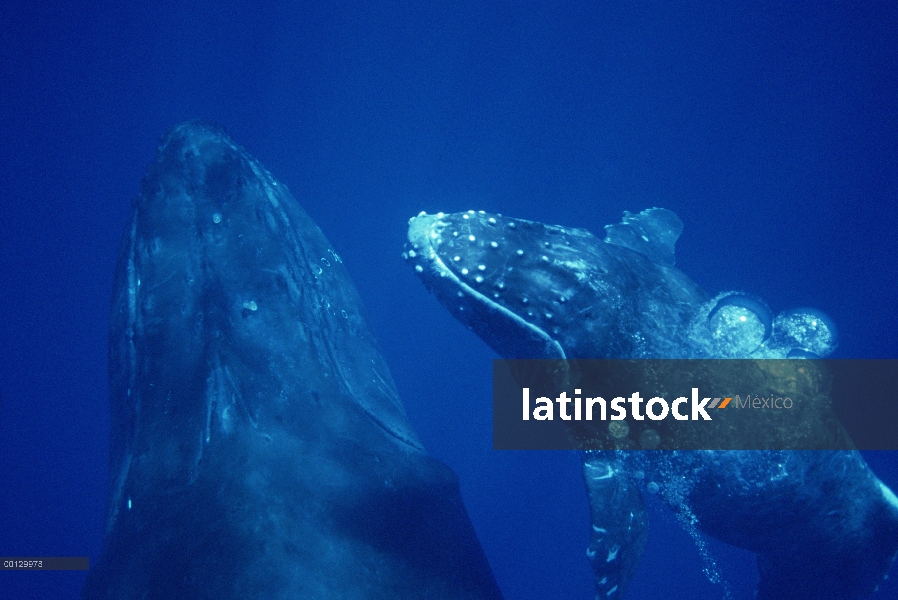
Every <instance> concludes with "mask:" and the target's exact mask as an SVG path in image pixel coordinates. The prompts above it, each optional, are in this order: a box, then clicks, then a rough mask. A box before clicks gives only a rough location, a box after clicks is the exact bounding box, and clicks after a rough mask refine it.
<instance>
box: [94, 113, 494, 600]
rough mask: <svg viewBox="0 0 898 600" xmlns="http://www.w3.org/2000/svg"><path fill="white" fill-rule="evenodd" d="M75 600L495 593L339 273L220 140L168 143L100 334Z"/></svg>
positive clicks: (293, 214)
mask: <svg viewBox="0 0 898 600" xmlns="http://www.w3.org/2000/svg"><path fill="white" fill-rule="evenodd" d="M109 370H110V388H111V400H112V413H113V421H112V440H111V453H110V455H111V457H110V462H111V469H110V476H111V481H110V497H109V508H108V515H107V519H106V532H105V537H104V549H103V554H102V556H101V557H100V560H99V562H98V564H96V565H92V568H91V570H90V572H89V574H88V577H87V581H86V583H85V587H84V590H83V597H84V598H85V599H87V600H94V599H99V598H108V599H116V600H137V599H150V600H171V599H182V598H183V599H191V600H196V599H210V600H211V599H215V600H237V599H245V598H267V599H273V600H287V599H294V598H311V599H321V600H324V599H331V598H359V599H384V600H386V599H392V598H405V599H409V600H411V599H419V598H425V597H426V598H440V599H444V600H457V599H466V600H467V599H474V598H477V599H483V598H491V599H496V598H500V593H499V590H498V587H497V585H496V582H495V580H494V578H493V575H492V573H491V571H490V568H489V565H488V563H487V561H486V558H485V556H484V553H483V551H482V549H481V547H480V544H479V542H478V541H477V538H476V536H475V534H474V530H473V528H472V526H471V523H470V521H469V519H468V516H467V513H466V511H465V508H464V506H463V504H462V501H461V495H460V492H459V487H458V481H457V479H456V477H455V475H454V474H453V473H452V472H451V471H450V470H449V468H448V467H446V466H445V465H443V464H441V463H439V462H438V461H436V460H434V459H433V458H431V457H429V456H428V455H427V454H426V453H425V451H424V449H423V447H422V445H421V443H420V441H419V440H418V437H417V435H416V434H415V432H414V431H413V430H412V427H411V425H410V424H409V422H408V419H407V418H406V415H405V411H404V409H403V407H402V404H401V402H400V401H399V397H398V395H397V393H396V389H395V386H394V384H393V381H392V379H391V377H390V373H389V370H388V369H387V366H386V364H385V362H384V360H383V358H382V357H381V355H380V352H379V350H378V348H377V344H376V342H375V340H374V338H373V336H372V334H371V332H370V331H369V329H368V326H367V324H366V321H365V318H364V315H363V310H362V305H361V302H360V300H359V298H358V295H357V293H356V291H355V289H354V287H353V286H352V283H351V282H350V280H349V277H348V275H347V272H346V270H345V268H344V267H343V265H342V262H341V260H340V257H339V256H338V255H337V253H336V252H334V249H333V248H332V247H331V246H330V244H329V243H328V242H327V240H326V239H325V238H324V236H323V235H322V233H321V231H320V230H319V229H318V227H317V226H316V225H315V223H313V222H312V220H311V219H310V218H309V217H308V215H306V213H305V212H304V211H303V210H302V208H301V207H300V206H299V204H298V203H297V202H296V200H295V199H294V198H293V196H292V195H291V194H290V192H289V191H287V189H286V188H285V187H284V186H283V185H282V184H281V183H279V182H278V181H276V180H275V179H274V178H273V177H272V176H271V175H270V174H269V173H268V172H267V171H266V170H265V169H264V168H263V167H262V165H260V164H259V163H258V162H257V161H256V160H255V159H253V158H252V157H251V156H249V154H247V152H246V151H245V150H244V149H242V148H240V147H239V146H237V145H236V144H235V143H234V142H233V141H232V140H231V139H230V138H229V137H228V136H227V135H226V134H225V133H224V131H223V130H222V129H220V128H218V127H216V126H213V125H206V124H202V123H186V124H183V125H180V126H178V127H175V128H174V129H173V130H172V131H171V132H170V133H168V134H167V135H166V136H165V137H164V138H163V140H162V142H161V144H160V146H159V149H158V151H157V155H156V158H155V160H154V162H153V163H152V164H151V165H150V167H149V169H148V171H147V174H146V176H145V178H144V181H143V186H142V189H141V191H140V193H139V195H138V196H137V198H136V200H135V201H134V206H133V211H132V216H131V220H130V224H129V226H128V228H127V230H126V232H125V235H124V238H123V240H122V244H121V251H120V256H119V262H118V266H117V270H116V274H115V282H114V296H113V303H112V312H111V317H110V332H109Z"/></svg>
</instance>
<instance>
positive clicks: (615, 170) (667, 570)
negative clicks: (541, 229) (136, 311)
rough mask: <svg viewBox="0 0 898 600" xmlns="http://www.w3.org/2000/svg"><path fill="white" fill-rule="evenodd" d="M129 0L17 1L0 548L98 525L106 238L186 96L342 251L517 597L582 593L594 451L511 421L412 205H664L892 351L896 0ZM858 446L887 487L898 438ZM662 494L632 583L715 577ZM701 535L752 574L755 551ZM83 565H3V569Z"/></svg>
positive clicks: (742, 268)
mask: <svg viewBox="0 0 898 600" xmlns="http://www.w3.org/2000/svg"><path fill="white" fill-rule="evenodd" d="M132 4H134V3H122V2H71V3H62V2H60V3H56V4H53V3H46V2H40V1H39V0H28V1H22V0H7V1H6V2H4V3H3V4H2V7H0V119H2V121H0V125H2V126H0V555H57V556H66V555H69V556H83V555H90V556H91V558H92V559H93V560H96V558H97V556H98V554H99V552H100V547H101V532H102V524H103V513H104V509H105V504H106V493H107V444H108V430H109V426H110V424H109V414H108V403H109V400H108V389H107V382H106V325H107V310H108V305H109V297H110V288H111V280H112V272H113V266H114V260H115V256H116V251H117V245H118V241H119V238H120V236H121V233H122V230H123V228H124V224H125V222H126V219H127V216H128V212H129V202H130V200H131V198H132V197H133V196H134V195H135V194H136V192H137V190H138V187H139V184H140V179H141V176H142V174H143V171H144V169H145V166H146V165H147V164H148V163H149V162H150V161H151V160H152V157H153V152H154V150H155V146H156V141H157V139H158V138H159V136H160V135H161V134H162V133H163V132H164V131H165V130H166V129H168V128H169V127H171V126H172V125H174V124H176V123H178V122H180V121H183V120H187V119H193V118H204V119H210V120H214V121H217V122H219V123H221V124H223V125H225V126H226V127H227V129H228V131H229V132H230V133H231V134H232V136H233V137H234V138H235V139H236V140H237V142H238V143H240V144H243V145H245V146H246V148H247V149H248V150H249V151H250V152H251V153H252V154H253V155H255V156H256V157H257V158H258V159H260V160H261V161H262V163H263V164H264V165H265V166H266V167H267V168H268V169H269V170H270V171H271V172H272V173H273V174H274V175H275V176H276V177H277V178H279V179H280V180H281V181H283V182H284V183H286V184H287V185H288V186H289V187H290V189H291V191H292V192H293V194H294V195H295V196H296V197H297V198H298V199H299V201H300V202H301V203H302V204H303V206H304V207H305V208H306V210H307V211H308V212H309V213H310V214H311V215H312V217H313V218H314V219H315V220H316V221H317V222H318V224H319V225H320V227H321V228H322V229H323V230H324V232H325V234H326V235H327V236H328V237H329V239H330V240H331V242H332V243H333V245H334V247H335V248H336V250H337V251H338V252H339V253H340V254H341V255H342V257H343V259H344V261H345V263H346V265H347V267H348V268H349V271H350V273H351V274H352V276H353V277H354V280H355V283H356V285H357V286H358V288H359V291H360V293H361V295H362V298H363V300H364V301H365V303H366V305H367V308H368V311H369V316H370V319H371V324H372V326H373V328H374V330H375V332H376V334H377V336H378V338H379V340H380V342H381V344H382V347H383V350H384V353H385V355H386V358H387V361H388V362H389V364H390V365H391V368H392V371H393V375H394V378H395V379H396V382H397V384H398V387H399V391H400V393H401V395H402V397H403V399H404V402H405V405H406V407H407V410H408V413H409V416H410V418H411V420H412V422H413V424H414V426H415V427H416V429H417V430H418V431H419V433H420V434H421V436H422V438H423V440H424V442H425V444H426V445H427V447H428V449H429V450H430V451H431V453H433V454H434V455H435V456H437V457H438V458H440V459H442V460H444V461H445V462H447V463H448V464H449V465H451V466H452V467H453V468H454V469H455V471H456V472H457V473H458V475H459V476H460V478H461V482H462V491H463V493H464V496H465V499H466V502H467V505H468V509H469V512H470V515H471V518H472V520H473V522H474V525H475V527H476V529H477V531H478V533H479V535H480V538H481V540H482V543H483V546H484V548H485V549H486V552H487V554H488V556H489V559H490V562H491V564H492V566H493V569H494V571H495V574H496V577H497V579H498V580H499V583H500V586H501V587H502V589H503V591H504V593H505V595H506V598H507V600H521V599H530V598H533V599H537V598H584V599H585V598H591V597H592V588H591V585H592V584H591V574H590V571H589V567H588V564H587V561H586V557H585V549H586V544H587V539H588V524H587V505H586V499H585V494H584V491H583V485H582V482H581V479H580V474H579V469H578V461H577V459H576V458H575V457H574V456H573V454H570V453H520V452H519V453H514V452H501V453H500V452H495V451H492V450H491V449H490V447H491V422H490V408H489V407H490V398H491V387H490V386H491V383H490V376H491V360H492V359H493V358H494V355H493V353H492V352H491V351H490V350H489V349H487V348H486V347H485V346H484V345H483V344H482V343H481V342H480V341H479V340H478V339H477V338H475V336H473V335H472V334H470V333H469V332H468V331H466V330H465V329H464V328H463V327H461V326H460V325H459V324H458V323H457V322H456V321H455V320H454V319H453V318H452V317H451V316H450V315H449V314H448V313H447V312H446V311H445V310H444V309H443V308H442V307H441V306H439V305H438V303H437V301H436V300H435V299H434V298H432V297H430V296H429V295H428V294H427V292H426V291H425V290H424V289H423V286H421V285H420V283H419V282H418V280H417V278H416V277H414V275H413V273H411V272H410V270H409V269H408V267H407V266H406V265H405V264H404V263H403V261H402V260H401V259H400V256H399V254H400V252H401V250H402V244H403V242H404V238H405V225H406V221H407V219H408V218H409V217H410V216H412V215H414V214H416V213H417V212H419V211H420V210H426V211H428V212H437V211H440V210H442V211H446V212H451V211H458V210H466V209H469V208H474V209H483V210H487V211H490V212H501V213H503V214H506V215H509V216H515V217H521V218H527V219H532V220H539V221H544V222H549V223H557V224H562V225H568V226H576V227H585V228H589V229H592V230H593V231H594V232H596V233H599V234H601V231H602V226H603V225H605V224H607V223H613V222H617V221H618V220H619V218H620V216H621V213H622V211H624V210H632V211H637V210H641V209H643V208H647V207H649V206H663V207H666V208H670V209H672V210H674V211H675V212H677V213H678V214H679V215H680V217H681V218H682V220H683V221H684V222H685V224H686V229H685V232H684V234H683V236H682V238H681V239H680V242H679V244H678V266H679V267H680V268H681V269H682V270H683V271H685V272H686V273H687V274H689V275H690V276H691V277H693V278H694V279H695V280H696V281H698V282H699V283H700V284H701V285H702V286H704V287H705V288H706V289H707V290H708V291H710V292H711V293H716V292H718V291H721V290H727V289H738V290H744V291H747V292H751V293H753V294H756V295H758V296H760V297H762V298H764V299H765V300H766V301H767V302H768V303H769V304H770V305H771V307H772V308H773V309H774V311H777V312H778V311H780V310H784V309H787V308H791V307H795V306H813V307H817V308H819V309H822V310H824V311H825V312H827V313H828V314H829V315H830V316H831V317H832V318H833V319H834V320H835V322H836V323H837V324H838V326H839V330H840V337H841V346H840V348H839V350H838V351H837V354H836V355H835V356H837V357H891V358H896V357H898V269H896V267H895V259H896V257H898V236H896V233H895V231H896V225H898V206H896V205H898V202H896V199H898V118H896V115H898V7H896V5H895V3H894V2H865V3H844V2H836V1H821V2H808V3H794V4H791V3H780V2H773V1H770V2H766V1H765V2H751V3H746V2H744V1H738V2H735V1H731V2H697V1H695V2H690V1H681V0H663V1H656V2H629V1H615V2H596V1H591V2H580V1H571V2H558V3H551V2H548V3H547V2H532V3H531V2H522V1H521V0H515V1H514V2H511V1H508V2H492V3H486V2H480V1H468V2H440V1H433V2H419V1H411V0H409V1H406V2H340V3H327V4H325V3H317V2H298V3H292V5H290V6H288V5H287V4H288V3H283V5H281V4H280V3H271V2H265V1H263V2H216V3H212V2H204V3H200V2H197V3H192V4H191V6H185V5H184V4H185V3H181V2H173V1H169V2H156V3H150V4H148V5H139V6H137V7H134V6H131V5H132ZM861 5H862V6H861ZM867 457H868V459H869V460H870V461H871V464H872V465H873V466H874V468H875V469H876V470H877V472H878V473H879V474H880V476H881V477H882V478H883V479H884V480H885V481H886V482H887V483H889V484H890V485H891V486H892V487H893V488H895V489H898V460H896V455H895V454H885V453H883V454H879V455H873V454H868V455H867ZM651 518H652V522H653V525H652V528H651V537H650V539H649V548H648V550H647V553H646V557H645V559H644V561H643V563H642V565H641V567H640V571H639V573H638V574H637V578H636V581H635V582H634V584H633V586H632V592H631V595H630V596H629V598H631V599H636V598H659V597H664V598H665V599H667V600H675V599H681V598H682V599H690V600H692V599H695V598H722V597H723V595H724V591H723V587H722V586H719V585H718V586H715V585H712V584H710V583H708V581H707V578H706V577H705V575H704V574H703V573H702V565H703V563H702V560H701V558H700V555H699V551H698V549H697V544H696V543H695V542H694V541H693V540H692V539H690V537H689V535H687V533H685V532H684V531H683V529H682V528H681V527H679V526H678V525H676V524H675V522H674V520H673V518H672V517H671V516H670V515H669V514H668V513H665V512H664V511H662V510H660V509H658V508H657V507H653V508H652V514H651ZM702 543H708V544H709V545H710V553H711V555H712V556H713V557H714V559H715V561H716V563H717V564H718V566H719V569H720V571H721V572H722V573H723V576H724V579H726V580H727V581H729V585H730V587H731V589H732V590H733V596H734V597H735V598H749V597H751V594H752V591H751V590H752V587H753V585H754V580H755V578H756V575H755V574H754V560H753V557H752V556H751V555H750V554H748V553H744V552H741V551H737V550H734V549H731V548H728V547H726V546H724V545H722V544H720V543H716V542H713V541H711V542H706V541H703V542H702ZM83 578H84V574H83V573H77V572H76V573H62V572H58V573H37V574H32V573H22V572H12V573H10V572H7V573H0V597H2V598H4V599H5V598H17V599H25V598H41V599H43V598H74V597H76V596H77V595H78V593H79V592H80V586H81V584H82V582H83ZM895 579H898V576H896V575H895V573H894V572H893V578H892V580H891V581H890V582H888V583H887V584H886V585H885V586H884V589H883V592H882V594H881V596H880V597H881V598H898V582H896V581H895Z"/></svg>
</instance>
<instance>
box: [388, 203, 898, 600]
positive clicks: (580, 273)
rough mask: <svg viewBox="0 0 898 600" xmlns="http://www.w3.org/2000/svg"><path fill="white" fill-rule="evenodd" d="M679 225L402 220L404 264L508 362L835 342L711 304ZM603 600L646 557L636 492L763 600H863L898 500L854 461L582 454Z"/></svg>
mask: <svg viewBox="0 0 898 600" xmlns="http://www.w3.org/2000/svg"><path fill="white" fill-rule="evenodd" d="M681 231H682V223H681V221H680V220H679V218H678V217H677V216H676V215H675V214H674V213H672V212H670V211H668V210H664V209H659V208H655V209H649V210H646V211H643V212H641V213H639V214H630V213H625V215H624V218H623V220H622V222H621V223H619V224H616V225H610V226H607V227H606V235H605V238H604V240H601V239H599V238H597V237H595V236H594V235H593V234H592V233H590V232H588V231H586V230H582V229H571V228H566V227H560V226H552V225H545V224H542V223H536V222H531V221H525V220H520V219H512V218H507V217H503V216H501V215H493V214H487V213H485V212H483V211H479V212H478V211H468V212H465V213H457V214H448V215H447V214H443V213H438V214H436V215H428V214H426V213H421V214H420V215H418V216H417V217H414V218H412V219H411V220H410V221H409V233H408V239H409V241H408V244H407V247H406V251H405V253H404V257H405V259H406V260H407V261H408V262H409V263H410V264H411V265H412V266H413V267H414V270H415V272H416V273H417V274H418V276H419V277H420V278H421V279H422V281H423V282H424V284H425V285H426V286H427V287H428V289H430V290H431V291H432V292H433V293H434V295H436V297H437V298H438V300H439V301H440V302H441V303H442V304H443V305H444V306H445V307H446V308H447V309H448V310H449V311H450V312H451V313H452V314H453V316H455V317H456V318H457V319H459V320H460V321H461V322H462V323H463V324H465V325H466V326H467V327H468V328H470V329H471V330H473V331H474V332H475V333H476V334H477V335H478V336H479V337H481V338H482V339H483V340H484V341H485V342H486V343H487V344H488V345H490V346H491V347H492V348H493V349H494V350H495V351H496V352H497V353H499V355H500V356H502V357H505V358H562V359H563V358H572V359H580V358H808V357H822V356H825V355H826V354H828V353H829V352H831V351H832V350H833V349H834V347H835V344H836V341H837V340H836V331H835V328H834V326H833V324H832V322H831V321H830V320H829V319H828V318H827V317H826V315H824V314H822V313H820V312H819V311H816V310H813V309H795V310H791V311H786V312H783V313H781V314H779V315H777V316H776V317H774V316H773V315H771V314H770V313H769V310H768V309H767V307H766V305H765V304H764V303H763V302H761V301H760V300H758V299H756V298H754V297H752V296H750V295H748V294H744V293H739V292H727V293H722V294H719V295H717V296H716V297H714V298H709V297H708V295H707V294H706V293H705V292H704V291H703V290H702V289H701V288H700V287H699V286H698V285H696V284H695V283H694V282H693V281H692V280H690V279H689V278H688V277H687V276H686V275H685V274H683V273H682V272H681V271H679V270H678V269H676V268H675V267H674V244H675V242H676V240H677V238H678V237H679V235H680V233H681ZM581 456H582V459H583V474H584V480H585V483H586V487H587V492H588V495H589V501H590V509H591V519H592V529H591V539H590V544H589V547H588V549H587V556H588V558H589V560H590V562H591V565H592V567H593V572H594V583H595V592H596V598H597V599H602V600H605V599H608V598H623V597H624V596H625V592H626V589H627V585H628V583H629V582H630V580H631V578H632V577H633V574H634V572H635V570H636V566H637V564H638V562H639V559H640V557H641V555H642V552H643V549H644V547H645V543H646V532H647V528H648V519H647V515H646V509H645V505H644V501H643V497H642V490H643V489H645V490H647V491H648V492H650V493H656V494H658V495H659V496H660V497H661V499H662V500H663V501H664V502H665V503H666V504H668V505H669V506H670V507H671V508H672V509H674V510H675V511H676V512H677V513H678V515H679V516H680V517H681V519H682V520H683V521H684V522H686V523H687V524H688V525H689V526H691V527H692V526H694V527H697V528H698V529H700V530H702V531H703V532H705V533H707V534H709V535H711V536H713V537H715V538H717V539H720V540H722V541H724V542H727V543H729V544H732V545H735V546H738V547H741V548H744V549H747V550H750V551H753V552H755V553H756V555H757V563H758V569H759V574H760V582H759V586H758V591H757V597H758V598H759V599H760V600H776V599H784V598H790V599H793V600H812V599H813V600H821V599H831V600H846V599H861V598H869V597H870V596H871V595H873V594H874V592H875V590H876V589H877V586H878V585H879V583H880V582H881V581H882V579H883V578H884V577H885V576H887V574H888V571H889V569H890V568H891V566H892V564H893V562H894V560H895V555H896V552H898V499H896V496H895V495H894V494H893V493H892V491H891V490H889V489H888V488H887V487H886V486H885V485H884V484H882V483H881V482H880V481H879V480H878V479H877V478H876V477H875V475H874V474H873V473H872V472H871V471H870V469H869V468H868V467H867V465H866V463H865V462H864V461H863V459H862V457H861V455H860V453H858V452H857V451H854V450H847V451H679V452H676V451H672V452H664V451H657V452H638V451H614V450H608V451H600V452H583V453H581Z"/></svg>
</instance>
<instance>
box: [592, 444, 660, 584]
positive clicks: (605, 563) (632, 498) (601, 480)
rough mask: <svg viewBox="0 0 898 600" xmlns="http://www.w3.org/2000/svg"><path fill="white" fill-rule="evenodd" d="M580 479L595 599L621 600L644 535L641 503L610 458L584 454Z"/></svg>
mask: <svg viewBox="0 0 898 600" xmlns="http://www.w3.org/2000/svg"><path fill="white" fill-rule="evenodd" d="M583 478H584V480H585V482H586V491H587V492H588V494H589V508H590V513H591V520H592V532H591V535H590V542H589V548H588V549H587V550H586V555H587V556H588V557H589V560H590V562H591V563H592V570H593V573H594V574H595V586H596V596H595V597H596V598H597V599H602V600H604V599H605V598H612V599H616V598H623V596H624V592H625V591H626V588H627V585H628V584H629V583H630V579H631V578H632V577H633V574H634V573H635V572H636V567H637V565H638V564H639V559H640V558H641V557H642V551H643V549H644V548H645V541H646V537H647V535H648V525H649V521H648V514H647V513H646V510H645V502H644V501H643V499H642V494H640V492H639V489H638V488H637V487H636V485H635V484H634V483H633V482H632V481H631V480H630V478H629V477H628V476H627V475H626V474H625V473H623V472H622V470H621V469H620V466H619V465H618V464H617V461H615V460H614V458H613V457H612V456H609V455H606V454H604V453H590V454H584V455H583Z"/></svg>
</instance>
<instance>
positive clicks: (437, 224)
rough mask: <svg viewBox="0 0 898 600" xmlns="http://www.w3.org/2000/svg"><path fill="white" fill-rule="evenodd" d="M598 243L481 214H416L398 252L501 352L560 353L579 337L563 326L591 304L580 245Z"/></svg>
mask: <svg viewBox="0 0 898 600" xmlns="http://www.w3.org/2000/svg"><path fill="white" fill-rule="evenodd" d="M598 241H599V240H597V239H596V238H595V237H594V236H593V235H592V234H591V233H589V232H588V231H585V230H582V229H567V228H563V227H556V226H551V225H544V224H542V223H535V222H531V221H525V220H521V219H511V218H507V217H503V216H502V215H499V214H488V213H485V212H484V211H473V210H470V211H467V212H465V213H454V214H451V215H446V214H444V213H437V214H435V215H428V214H426V213H421V214H419V215H418V216H417V217H413V218H412V219H410V220H409V242H408V244H407V245H406V251H405V252H404V254H403V256H404V258H405V259H406V261H408V262H409V263H410V264H412V265H414V268H415V272H416V273H417V274H418V276H419V277H420V278H421V279H422V281H423V282H424V284H425V285H426V286H427V287H428V289H430V291H432V292H433V293H434V295H436V296H437V298H438V299H439V300H440V302H441V303H443V304H444V305H445V306H446V308H448V309H449V311H450V312H451V313H452V314H453V315H454V316H455V317H456V318H457V319H459V320H460V321H461V322H462V323H463V324H465V325H466V326H467V327H468V328H470V329H473V330H474V331H475V332H476V333H477V334H478V335H479V336H480V337H481V338H482V339H483V340H484V341H486V342H487V343H488V344H489V345H490V346H491V347H492V348H493V349H494V350H496V351H497V352H498V353H499V354H500V355H501V356H505V357H515V358H536V357H539V358H543V357H556V358H567V357H569V354H570V352H569V349H571V348H576V347H577V344H578V343H580V340H578V339H574V338H573V337H572V334H574V333H577V335H578V337H579V338H580V339H583V337H582V335H580V334H582V332H574V331H572V330H571V328H570V327H566V326H565V324H566V323H569V322H570V321H571V320H573V319H580V320H587V319H589V318H590V317H592V316H593V315H592V309H593V308H594V305H595V301H594V300H595V299H594V297H593V294H594V291H595V290H593V288H592V287H591V286H589V285H584V282H585V280H590V279H594V278H595V277H594V276H595V275H597V274H598V273H597V272H596V271H597V268H596V266H595V264H594V263H592V262H587V261H584V259H583V258H584V257H583V249H582V247H580V246H583V245H595V244H597V243H598ZM578 242H588V244H580V243H578ZM598 262H601V261H598ZM540 290H541V291H540ZM569 338H570V339H569Z"/></svg>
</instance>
